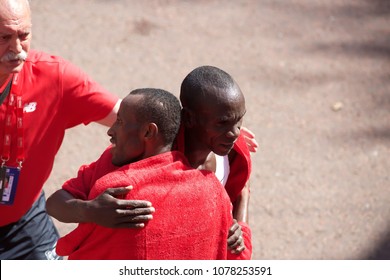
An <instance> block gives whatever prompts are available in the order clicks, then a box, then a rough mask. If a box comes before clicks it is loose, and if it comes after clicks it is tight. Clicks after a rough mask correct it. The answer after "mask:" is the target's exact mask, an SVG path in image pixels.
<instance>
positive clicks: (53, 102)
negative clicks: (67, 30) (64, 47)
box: [0, 50, 118, 226]
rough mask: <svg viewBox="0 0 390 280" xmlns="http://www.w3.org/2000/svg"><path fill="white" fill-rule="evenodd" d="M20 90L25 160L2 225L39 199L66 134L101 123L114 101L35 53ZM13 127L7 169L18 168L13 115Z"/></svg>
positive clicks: (0, 127) (70, 69)
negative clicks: (68, 130)
mask: <svg viewBox="0 0 390 280" xmlns="http://www.w3.org/2000/svg"><path fill="white" fill-rule="evenodd" d="M15 88H16V87H14V86H13V88H12V89H11V91H12V90H15ZM18 88H20V91H21V93H22V102H23V106H24V114H23V123H24V125H23V128H24V137H23V140H24V154H25V161H24V162H23V168H22V170H21V173H20V177H19V183H18V186H17V190H16V195H15V200H14V203H13V205H2V204H0V226H4V225H7V224H10V223H12V222H16V221H17V220H19V219H20V218H21V217H22V216H23V215H24V214H25V213H26V212H27V211H28V210H29V209H30V208H31V206H32V204H33V203H34V201H35V200H36V199H37V198H38V196H39V194H40V193H41V190H42V188H43V184H44V183H45V181H46V180H47V178H48V177H49V174H50V172H51V170H52V167H53V162H54V157H55V155H56V153H57V151H58V149H59V147H60V145H61V143H62V140H63V137H64V134H65V130H66V129H67V128H70V127H74V126H76V125H78V124H81V123H84V124H88V123H89V122H92V121H97V120H100V119H103V118H104V117H106V116H107V115H108V113H109V112H110V111H111V110H112V108H113V107H114V105H115V103H116V102H117V100H118V98H117V97H115V96H113V95H111V94H109V93H108V92H107V91H106V90H105V89H103V88H102V87H101V86H99V85H98V84H97V83H96V82H94V81H92V80H91V78H90V77H89V76H88V75H86V74H85V73H84V72H83V71H81V70H80V69H79V68H77V67H76V66H74V65H73V64H71V63H70V62H68V61H66V60H64V59H62V58H59V57H55V56H50V55H48V54H45V53H42V52H38V51H34V50H31V51H30V52H29V55H28V58H27V60H26V61H25V63H24V66H23V69H22V70H21V72H20V73H19V74H18ZM8 98H9V96H8V97H7V98H6V99H5V101H4V102H3V103H2V104H1V106H0V154H2V153H3V148H4V145H3V141H4V122H5V114H6V111H7V104H8ZM12 127H13V128H14V129H13V130H12V138H11V155H10V160H9V161H8V162H7V163H6V165H7V166H13V167H14V166H17V163H16V116H15V112H14V115H13V119H12Z"/></svg>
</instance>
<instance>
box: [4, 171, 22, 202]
mask: <svg viewBox="0 0 390 280" xmlns="http://www.w3.org/2000/svg"><path fill="white" fill-rule="evenodd" d="M19 174H20V168H17V167H8V166H1V167H0V198H1V201H0V203H1V204H7V205H12V204H13V202H14V198H15V193H16V187H17V185H18V179H19Z"/></svg>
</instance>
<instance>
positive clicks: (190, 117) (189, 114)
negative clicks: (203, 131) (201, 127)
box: [181, 107, 196, 128]
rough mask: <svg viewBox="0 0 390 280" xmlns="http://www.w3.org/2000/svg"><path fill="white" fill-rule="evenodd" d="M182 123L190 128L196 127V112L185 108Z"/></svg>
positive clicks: (182, 113) (182, 111)
mask: <svg viewBox="0 0 390 280" xmlns="http://www.w3.org/2000/svg"><path fill="white" fill-rule="evenodd" d="M181 121H182V123H183V124H184V125H185V126H186V127H188V128H192V127H194V125H195V124H196V118H195V114H194V112H193V111H192V110H191V109H188V108H186V107H184V108H183V109H182V110H181Z"/></svg>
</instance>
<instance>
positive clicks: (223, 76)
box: [180, 65, 237, 108]
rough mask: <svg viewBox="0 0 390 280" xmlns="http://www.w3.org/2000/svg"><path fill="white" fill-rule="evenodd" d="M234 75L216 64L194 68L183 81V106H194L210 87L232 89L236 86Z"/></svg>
mask: <svg viewBox="0 0 390 280" xmlns="http://www.w3.org/2000/svg"><path fill="white" fill-rule="evenodd" d="M236 86H237V85H236V83H235V81H234V80H233V78H232V76H230V75H229V74H228V73H226V72H225V71H223V70H222V69H219V68H217V67H215V66H208V65H205V66H200V67H197V68H195V69H194V70H192V71H191V72H190V73H189V74H188V75H187V76H186V77H185V78H184V80H183V82H182V83H181V88H180V101H181V103H182V105H183V107H189V108H194V106H196V105H197V104H198V102H199V101H201V100H207V99H206V98H205V96H206V95H207V93H209V89H210V88H220V89H230V88H233V87H236Z"/></svg>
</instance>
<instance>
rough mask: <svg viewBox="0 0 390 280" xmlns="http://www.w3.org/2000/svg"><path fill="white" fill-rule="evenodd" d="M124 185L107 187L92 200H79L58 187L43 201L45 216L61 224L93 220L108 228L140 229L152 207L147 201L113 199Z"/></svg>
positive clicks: (120, 193)
mask: <svg viewBox="0 0 390 280" xmlns="http://www.w3.org/2000/svg"><path fill="white" fill-rule="evenodd" d="M130 190H131V187H127V188H112V189H107V190H106V191H105V192H103V193H102V194H100V195H99V196H98V197H96V198H95V199H93V200H82V199H77V198H75V197H74V196H72V195H71V194H70V193H69V192H67V191H65V190H63V189H61V190H58V191H56V192H55V193H53V194H52V195H51V196H50V197H49V198H48V199H47V202H46V208H47V212H48V214H49V215H51V216H53V217H54V218H56V219H57V220H59V221H60V222H64V223H96V224H98V225H101V226H104V227H110V228H140V227H144V225H145V224H144V223H145V222H147V221H149V220H151V219H152V215H151V214H152V213H153V212H154V208H153V207H152V205H151V203H150V202H148V201H138V200H124V199H117V198H115V196H118V195H125V194H127V193H128V192H129V191H130Z"/></svg>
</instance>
